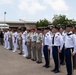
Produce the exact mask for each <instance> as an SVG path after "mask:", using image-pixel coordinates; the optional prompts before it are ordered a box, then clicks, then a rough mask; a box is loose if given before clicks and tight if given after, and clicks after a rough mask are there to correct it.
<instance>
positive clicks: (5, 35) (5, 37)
mask: <svg viewBox="0 0 76 75" xmlns="http://www.w3.org/2000/svg"><path fill="white" fill-rule="evenodd" d="M4 47H5V48H7V47H8V44H7V32H5V33H4Z"/></svg>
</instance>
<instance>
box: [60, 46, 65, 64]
mask: <svg viewBox="0 0 76 75" xmlns="http://www.w3.org/2000/svg"><path fill="white" fill-rule="evenodd" d="M64 50H65V49H64V46H63V48H62V51H61V53H60V54H59V56H60V64H64V60H65V58H64Z"/></svg>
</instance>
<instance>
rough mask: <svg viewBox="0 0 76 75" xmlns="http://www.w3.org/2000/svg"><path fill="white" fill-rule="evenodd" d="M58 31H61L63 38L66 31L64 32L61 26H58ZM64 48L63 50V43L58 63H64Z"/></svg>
mask: <svg viewBox="0 0 76 75" xmlns="http://www.w3.org/2000/svg"><path fill="white" fill-rule="evenodd" d="M60 33H61V36H62V37H63V40H64V39H65V35H66V33H65V28H64V27H63V26H61V27H60ZM64 41H65V40H64ZM64 50H65V48H64V45H63V48H62V51H61V53H60V65H65V58H64Z"/></svg>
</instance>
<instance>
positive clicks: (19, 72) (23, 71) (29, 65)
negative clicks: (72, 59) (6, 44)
mask: <svg viewBox="0 0 76 75" xmlns="http://www.w3.org/2000/svg"><path fill="white" fill-rule="evenodd" d="M43 64H44V61H43V63H42V64H37V63H35V62H33V61H31V60H27V59H25V58H24V57H22V56H20V55H18V52H16V53H13V52H12V51H9V50H6V49H4V48H3V46H0V75H66V69H65V66H61V70H62V71H61V73H58V74H55V73H52V72H51V69H53V66H54V64H53V60H51V67H50V68H49V69H45V68H43V67H42V66H43ZM74 73H75V74H74V75H76V71H75V72H74Z"/></svg>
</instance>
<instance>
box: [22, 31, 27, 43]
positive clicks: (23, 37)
mask: <svg viewBox="0 0 76 75" xmlns="http://www.w3.org/2000/svg"><path fill="white" fill-rule="evenodd" d="M26 36H27V31H25V32H23V34H22V40H26V41H27V37H26Z"/></svg>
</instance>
